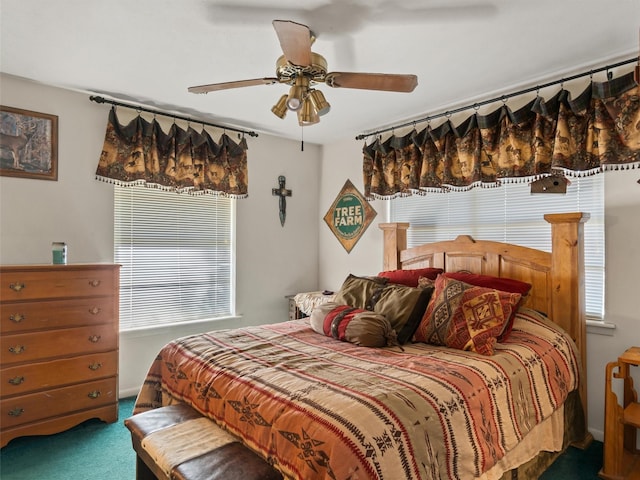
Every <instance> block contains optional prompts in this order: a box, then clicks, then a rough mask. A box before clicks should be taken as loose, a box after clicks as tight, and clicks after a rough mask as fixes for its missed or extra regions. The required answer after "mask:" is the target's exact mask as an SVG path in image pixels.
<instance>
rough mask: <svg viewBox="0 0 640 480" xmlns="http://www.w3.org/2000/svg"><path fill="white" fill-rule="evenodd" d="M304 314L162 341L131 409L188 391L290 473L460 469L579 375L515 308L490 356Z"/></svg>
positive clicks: (556, 337) (558, 339)
mask: <svg viewBox="0 0 640 480" xmlns="http://www.w3.org/2000/svg"><path fill="white" fill-rule="evenodd" d="M308 320H309V319H308V318H305V319H302V320H293V321H288V322H283V323H278V324H273V325H264V326H258V327H247V328H241V329H235V330H221V331H215V332H210V333H206V334H201V335H195V336H190V337H185V338H181V339H178V340H176V341H173V342H172V343H170V344H168V345H166V346H165V347H164V348H163V349H162V350H161V351H160V353H159V354H158V356H157V358H156V360H155V361H154V363H153V364H152V366H151V369H150V371H149V373H148V376H147V378H146V380H145V383H144V386H143V388H142V390H141V392H140V394H139V396H138V399H137V402H136V409H135V413H138V412H140V411H144V410H147V409H150V408H157V407H160V406H163V405H168V404H171V403H175V402H177V401H180V402H185V403H188V404H189V405H192V406H193V407H194V408H195V409H197V410H198V411H200V412H201V413H202V414H204V415H207V416H209V417H210V418H212V419H214V420H215V421H216V422H217V423H219V424H220V425H222V426H224V427H225V428H226V429H228V430H229V431H230V432H232V433H234V434H235V435H237V436H239V437H241V438H242V440H243V441H244V442H245V443H246V444H247V445H248V446H249V447H250V448H251V449H253V450H255V451H256V452H258V453H259V454H261V455H262V456H263V457H265V458H267V459H268V460H269V461H270V462H272V463H273V464H274V465H275V466H276V468H278V469H279V470H281V471H282V472H283V473H284V474H285V475H286V476H289V477H291V478H296V479H304V480H314V479H340V480H343V479H353V480H355V479H375V478H380V479H382V478H384V479H399V478H402V479H440V478H442V479H446V478H450V479H465V480H467V479H470V478H475V477H479V476H480V475H481V474H482V473H483V472H485V471H487V470H488V469H490V468H491V467H492V466H493V465H494V464H495V463H496V462H497V461H498V460H499V459H500V458H501V457H503V456H504V455H505V453H507V452H509V451H510V450H511V449H512V448H513V447H514V446H515V445H516V444H518V443H519V442H520V441H521V440H522V438H523V437H524V436H525V435H526V434H527V432H529V431H530V430H531V429H532V428H533V427H534V426H535V425H536V424H538V423H539V422H541V421H542V420H543V419H546V418H548V417H549V416H550V415H551V414H552V412H553V411H554V410H555V409H557V408H558V407H559V406H560V405H561V404H562V403H563V402H564V400H565V398H566V397H567V395H568V393H569V392H570V391H572V390H574V389H575V388H576V387H577V384H578V381H579V380H578V375H579V374H578V371H579V367H578V365H579V362H578V356H577V352H576V349H575V346H574V345H573V342H572V341H571V340H570V339H569V337H568V336H567V335H565V334H564V333H562V332H560V331H559V330H558V327H555V326H553V324H551V323H550V322H548V321H547V320H546V319H544V318H543V317H541V316H539V315H537V314H535V313H534V312H532V311H528V310H524V311H523V312H521V313H519V314H518V317H517V318H516V321H515V324H514V329H513V333H512V334H511V336H510V337H509V340H508V341H507V342H506V343H502V344H498V346H497V352H496V354H495V355H493V356H491V357H484V356H481V355H478V354H474V353H470V352H463V351H459V350H452V349H447V348H444V347H434V346H430V345H426V344H410V345H405V346H404V347H403V348H402V349H401V348H399V347H387V348H366V347H358V346H355V345H352V344H349V343H344V342H339V341H337V340H334V339H332V338H330V337H325V336H323V335H320V334H317V333H315V332H314V331H313V330H312V329H311V328H310V326H309V323H308Z"/></svg>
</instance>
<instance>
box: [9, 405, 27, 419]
mask: <svg viewBox="0 0 640 480" xmlns="http://www.w3.org/2000/svg"><path fill="white" fill-rule="evenodd" d="M23 413H24V408H20V407H16V408H14V409H13V410H9V416H10V417H19V416H20V415H22V414H23Z"/></svg>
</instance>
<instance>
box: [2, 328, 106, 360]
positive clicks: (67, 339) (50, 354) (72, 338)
mask: <svg viewBox="0 0 640 480" xmlns="http://www.w3.org/2000/svg"><path fill="white" fill-rule="evenodd" d="M0 345H1V346H2V352H1V357H0V359H1V362H2V366H3V367H6V366H8V365H12V364H16V363H23V362H30V361H33V360H44V359H46V358H55V357H69V356H72V355H78V354H86V353H97V352H104V351H108V350H116V349H117V348H118V332H117V330H116V327H115V325H92V326H88V327H78V328H63V329H59V330H50V331H45V332H34V333H18V334H15V335H3V336H2V338H0Z"/></svg>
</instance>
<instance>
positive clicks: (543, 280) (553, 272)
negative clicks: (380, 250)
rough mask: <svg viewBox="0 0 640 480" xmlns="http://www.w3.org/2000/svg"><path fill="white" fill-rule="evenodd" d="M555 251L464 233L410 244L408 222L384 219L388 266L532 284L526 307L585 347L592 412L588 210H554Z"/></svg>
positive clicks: (550, 217) (583, 385)
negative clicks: (586, 277)
mask: <svg viewBox="0 0 640 480" xmlns="http://www.w3.org/2000/svg"><path fill="white" fill-rule="evenodd" d="M544 219H545V220H546V221H547V222H549V223H550V224H551V239H552V251H551V253H549V252H544V251H541V250H535V249H532V248H527V247H523V246H520V245H512V244H508V243H500V242H494V241H486V240H475V239H473V238H471V237H469V236H467V235H461V236H459V237H458V238H456V239H455V240H450V241H444V242H435V243H429V244H425V245H420V246H417V247H413V248H407V229H408V228H409V224H408V223H383V224H380V228H381V229H382V230H383V232H384V260H383V268H384V270H397V269H412V268H423V267H439V268H443V269H444V270H445V271H450V272H451V271H453V272H455V271H461V270H462V271H469V272H472V273H482V274H485V275H494V276H497V277H509V278H515V279H516V280H522V281H524V282H528V283H530V284H531V285H532V288H531V292H530V293H529V295H528V298H527V300H526V302H525V304H524V305H525V306H528V307H530V308H532V309H535V310H538V311H541V312H543V313H545V314H546V315H547V316H548V317H549V318H550V319H551V320H553V321H554V322H556V323H557V324H558V325H560V326H561V327H562V328H563V329H564V330H565V331H567V332H568V333H569V335H570V336H571V338H573V340H574V341H575V343H576V346H577V347H578V350H579V352H580V358H581V363H582V368H583V372H585V376H584V381H583V382H582V383H581V386H580V397H581V399H582V403H583V406H584V410H585V412H584V413H585V418H586V416H587V389H586V388H587V387H586V371H587V370H586V367H587V364H586V358H587V356H586V355H587V351H586V335H587V330H586V317H585V292H584V243H583V242H584V238H583V237H584V226H583V224H584V223H585V222H586V221H587V220H588V219H589V214H588V213H581V212H577V213H558V214H548V215H545V216H544Z"/></svg>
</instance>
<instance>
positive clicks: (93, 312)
mask: <svg viewBox="0 0 640 480" xmlns="http://www.w3.org/2000/svg"><path fill="white" fill-rule="evenodd" d="M101 311H102V309H101V308H100V307H93V308H90V309H89V313H90V314H91V315H97V314H99V313H100V312H101Z"/></svg>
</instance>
